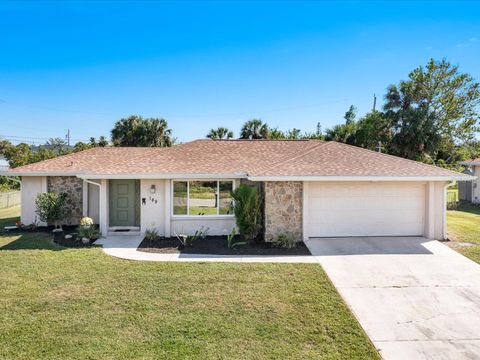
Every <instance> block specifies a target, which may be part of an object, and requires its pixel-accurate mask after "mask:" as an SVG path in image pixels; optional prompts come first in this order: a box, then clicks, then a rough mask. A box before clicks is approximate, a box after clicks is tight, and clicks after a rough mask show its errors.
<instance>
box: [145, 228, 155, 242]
mask: <svg viewBox="0 0 480 360" xmlns="http://www.w3.org/2000/svg"><path fill="white" fill-rule="evenodd" d="M145 238H146V239H147V240H148V241H150V242H152V241H155V240H157V238H158V231H157V229H147V230H145Z"/></svg>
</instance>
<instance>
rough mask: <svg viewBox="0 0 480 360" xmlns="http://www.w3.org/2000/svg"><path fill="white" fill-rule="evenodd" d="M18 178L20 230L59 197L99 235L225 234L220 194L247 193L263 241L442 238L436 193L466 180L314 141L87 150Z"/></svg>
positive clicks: (74, 219) (440, 198) (225, 207)
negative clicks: (255, 193) (253, 196)
mask: <svg viewBox="0 0 480 360" xmlns="http://www.w3.org/2000/svg"><path fill="white" fill-rule="evenodd" d="M3 174H8V175H19V176H21V177H22V211H21V219H22V222H23V223H26V224H28V223H31V222H33V221H35V220H36V217H35V198H36V196H37V194H39V193H41V192H47V191H48V192H51V191H53V192H59V191H65V192H67V193H68V194H69V197H70V202H69V207H70V211H69V212H70V214H71V216H70V217H69V218H68V219H66V221H67V222H68V223H70V224H76V223H78V221H79V219H80V217H81V216H82V215H85V216H90V217H92V218H93V219H94V220H95V222H97V223H99V225H100V229H101V231H102V233H103V234H112V235H113V234H121V233H125V232H133V233H143V232H144V231H145V230H146V229H149V228H156V229H157V230H158V231H159V233H160V234H162V235H165V236H170V235H174V233H188V234H191V233H194V232H195V230H197V229H199V228H200V227H201V226H208V227H209V229H210V234H212V235H222V234H227V233H229V232H230V231H231V229H232V228H233V227H234V226H235V218H234V216H233V214H232V212H231V209H230V204H231V201H232V199H231V197H230V191H231V190H232V189H234V188H235V187H237V186H239V184H241V183H248V184H257V185H258V186H259V188H260V189H262V190H263V192H264V195H265V209H264V212H265V238H266V240H267V241H268V240H272V239H273V238H275V237H276V236H277V235H278V234H281V233H292V234H294V236H295V237H296V238H297V239H299V240H300V239H302V238H303V239H306V238H308V237H338V236H425V237H427V238H429V239H443V238H444V237H445V201H446V186H447V185H448V184H449V182H450V181H452V180H470V179H472V177H471V176H469V175H466V174H460V173H456V172H452V171H449V170H446V169H442V168H439V167H435V166H431V165H426V164H422V163H418V162H415V161H411V160H406V159H402V158H398V157H394V156H390V155H386V154H380V153H377V152H373V151H369V150H365V149H362V148H359V147H354V146H350V145H345V144H341V143H336V142H323V141H318V140H196V141H192V142H189V143H186V144H182V145H177V146H173V147H171V148H122V147H106V148H94V149H89V150H85V151H82V152H78V153H74V154H69V155H65V156H61V157H58V158H55V159H50V160H46V161H42V162H38V163H34V164H30V165H26V166H22V167H19V168H15V169H12V170H10V171H9V172H7V173H3Z"/></svg>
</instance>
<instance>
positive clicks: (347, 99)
mask: <svg viewBox="0 0 480 360" xmlns="http://www.w3.org/2000/svg"><path fill="white" fill-rule="evenodd" d="M349 100H350V99H349V98H342V99H335V100H328V101H322V102H318V103H311V104H303V105H292V106H285V107H279V108H273V109H268V110H260V111H259V110H250V111H242V112H231V113H211V114H168V113H167V114H165V115H164V116H165V117H166V118H208V117H222V116H253V115H254V114H260V113H272V112H278V111H286V110H296V109H305V108H312V107H317V106H323V105H329V104H335V103H340V102H345V101H349ZM1 102H2V103H7V104H12V105H14V106H22V107H29V108H37V109H43V110H47V111H55V112H68V113H77V114H86V115H97V116H118V113H108V112H94V111H84V110H71V109H61V108H55V107H47V106H41V105H28V104H19V103H15V102H13V103H12V102H8V101H6V100H1Z"/></svg>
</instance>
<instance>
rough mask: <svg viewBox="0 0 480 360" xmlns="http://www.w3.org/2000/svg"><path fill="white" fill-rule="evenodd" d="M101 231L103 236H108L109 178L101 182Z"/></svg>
mask: <svg viewBox="0 0 480 360" xmlns="http://www.w3.org/2000/svg"><path fill="white" fill-rule="evenodd" d="M99 202H100V204H99V205H100V206H99V207H100V213H99V222H100V231H101V232H102V236H107V233H108V180H107V179H102V180H101V182H100V199H99Z"/></svg>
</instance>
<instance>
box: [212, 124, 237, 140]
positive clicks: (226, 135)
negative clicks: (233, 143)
mask: <svg viewBox="0 0 480 360" xmlns="http://www.w3.org/2000/svg"><path fill="white" fill-rule="evenodd" d="M207 138H209V139H212V140H223V139H227V140H228V139H231V138H233V131H230V130H228V129H227V128H224V127H218V128H216V129H210V131H209V132H208V134H207Z"/></svg>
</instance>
